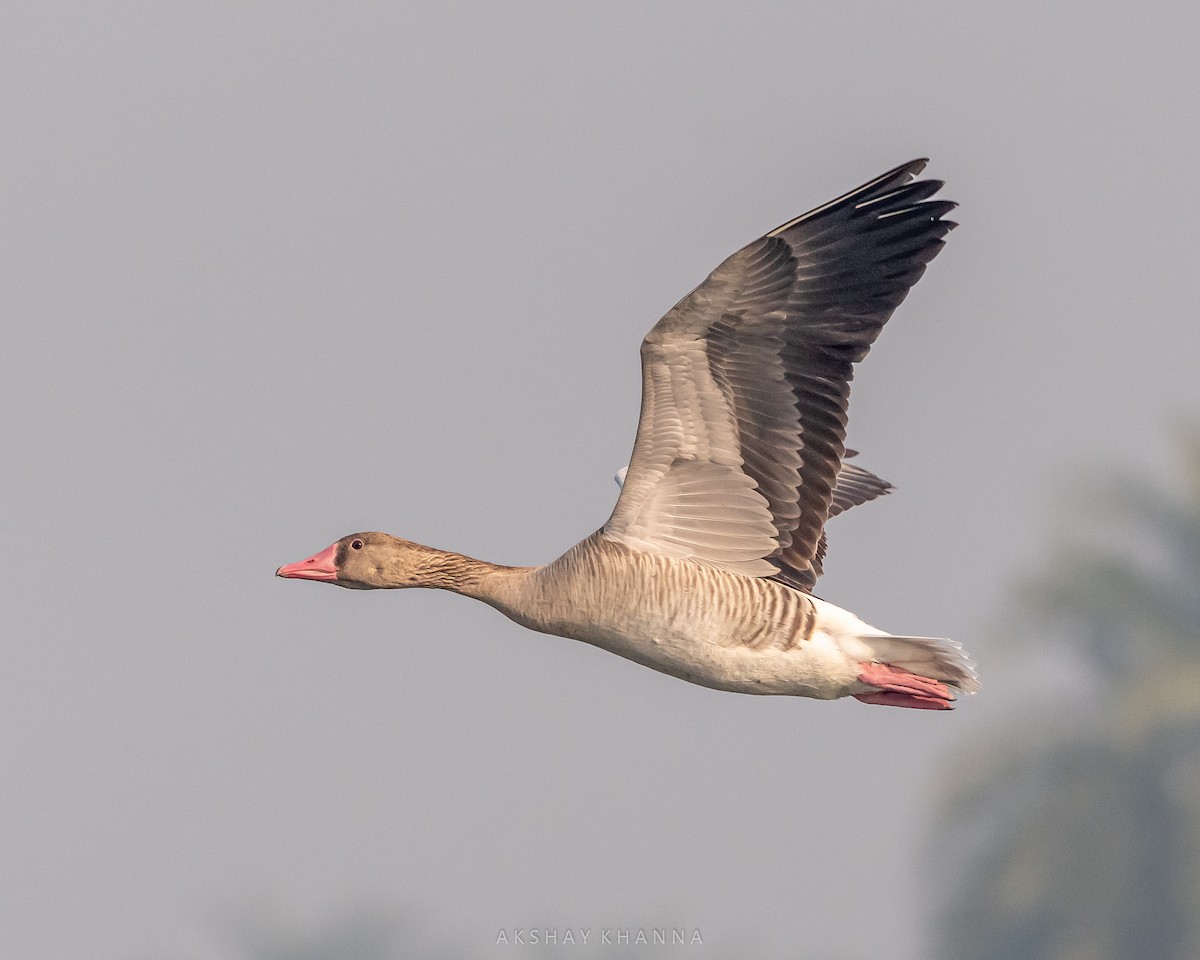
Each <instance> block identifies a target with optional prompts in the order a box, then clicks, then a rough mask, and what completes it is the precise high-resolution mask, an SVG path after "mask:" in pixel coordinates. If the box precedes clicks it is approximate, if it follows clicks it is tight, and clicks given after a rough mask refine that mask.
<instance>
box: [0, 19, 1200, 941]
mask: <svg viewBox="0 0 1200 960" xmlns="http://www.w3.org/2000/svg"><path fill="white" fill-rule="evenodd" d="M645 9H646V5H644V4H629V5H621V4H607V3H606V4H603V5H601V4H593V5H567V4H557V5H556V4H528V3H513V4H480V3H474V4H458V5H455V4H437V5H433V4H429V5H404V4H398V3H397V4H378V5H374V4H371V5H367V4H315V3H309V4H278V3H275V4H271V3H261V4H254V5H249V4H242V3H207V4H196V5H178V4H154V3H141V4H135V3H112V4H59V5H49V4H34V3H20V2H18V3H14V4H8V5H6V8H5V11H4V13H3V14H2V15H0V64H2V66H0V81H2V82H0V108H2V117H0V128H2V129H3V131H4V133H3V140H2V142H0V170H2V180H3V184H4V189H3V192H2V197H0V203H2V205H3V206H2V210H0V223H2V227H0V229H2V231H3V244H4V251H3V264H4V268H3V289H2V297H3V301H2V303H3V310H2V314H0V315H2V316H3V323H4V328H5V334H4V343H5V347H4V350H3V357H0V366H2V368H3V369H2V370H0V397H2V400H3V405H2V409H3V422H4V450H5V461H6V464H5V469H4V471H3V479H2V480H0V490H2V491H3V534H4V537H3V539H4V543H5V544H6V549H7V552H8V555H9V557H10V561H11V562H10V564H9V565H8V569H7V572H6V576H5V581H6V584H5V590H4V593H3V597H2V599H0V605H2V606H0V611H2V616H3V638H2V643H3V669H2V670H0V762H2V763H3V790H2V791H0V845H2V849H0V953H2V954H3V955H4V956H12V957H22V958H24V960H59V958H62V957H72V956H75V957H84V956H87V957H96V958H103V960H118V958H121V960H125V958H138V960H141V958H151V957H153V958H189V960H224V958H227V957H228V956H229V955H230V953H229V949H228V947H227V945H226V944H225V943H223V941H222V940H221V937H220V936H219V935H218V934H216V933H215V932H214V931H216V930H218V929H219V928H220V927H221V924H222V923H223V921H222V920H221V918H222V917H224V916H226V915H227V914H228V913H229V912H230V911H234V910H237V909H240V908H241V907H242V906H243V905H245V904H247V903H259V902H263V903H271V904H275V905H277V906H278V907H279V909H281V910H282V911H284V912H285V913H289V914H291V915H294V916H296V917H299V918H304V922H306V923H307V922H310V921H311V920H312V919H313V918H320V917H322V916H327V915H330V914H334V913H336V912H337V911H338V910H340V909H342V908H343V907H345V906H346V905H356V904H360V903H365V902H369V903H382V904H385V905H395V906H397V907H402V908H404V909H408V910H412V911H414V912H416V913H418V914H420V915H423V917H424V919H423V921H422V923H423V925H424V927H425V929H426V930H427V932H429V933H431V934H432V935H433V937H434V939H438V938H444V939H445V940H447V941H448V942H450V943H453V944H456V945H458V947H459V949H461V951H463V952H464V954H465V953H469V954H471V955H478V956H496V955H498V954H497V953H496V952H495V951H496V950H499V949H501V948H494V947H492V942H493V940H494V939H495V936H496V931H497V930H498V929H500V928H502V927H505V928H510V929H511V928H512V927H514V926H526V927H529V926H540V927H546V926H555V925H557V926H558V927H560V928H561V927H565V926H568V925H569V926H572V927H575V928H578V927H581V926H592V927H599V926H602V925H605V924H608V925H621V924H625V925H633V924H639V923H645V924H656V925H660V926H663V925H666V926H687V927H696V928H699V929H701V930H702V931H703V935H704V938H705V942H706V945H707V946H706V950H707V951H708V953H709V954H710V955H712V956H714V957H715V956H717V955H718V954H720V955H722V956H734V955H745V954H744V953H743V952H742V951H744V950H750V949H753V950H754V951H756V953H755V955H756V956H759V957H763V958H781V957H783V956H785V955H787V956H788V957H796V956H800V957H809V958H822V960H837V958H848V957H876V956H879V955H881V951H882V950H883V948H884V945H886V953H887V955H888V956H889V957H891V958H894V960H915V958H917V957H918V956H921V955H922V950H923V945H924V943H925V937H924V933H923V930H924V929H926V927H927V918H926V914H925V913H924V911H925V909H926V905H925V904H924V901H923V899H922V882H923V881H922V879H921V878H922V877H923V876H928V875H929V873H930V871H931V870H932V871H936V870H937V869H938V865H937V863H936V862H934V863H930V862H929V861H928V860H922V857H927V856H928V851H929V846H928V844H927V841H928V839H929V837H931V836H936V831H937V824H936V823H935V822H933V820H932V813H931V798H932V796H933V795H934V793H935V792H936V790H937V784H938V780H939V778H940V777H943V776H945V775H946V770H945V767H944V766H943V761H944V757H945V756H946V754H947V750H948V749H949V748H950V747H951V745H953V744H957V743H960V742H961V741H962V740H963V739H964V738H967V737H969V736H970V735H971V732H972V730H975V729H978V728H979V727H980V725H981V724H983V723H985V722H986V720H987V718H988V717H989V715H998V714H1000V713H1001V712H1002V711H1003V710H1004V709H1012V707H1013V706H1014V704H1015V703H1016V700H1015V698H1017V697H1019V696H1020V695H1021V694H1020V685H1019V684H1007V683H1005V682H1003V677H1004V672H1003V670H999V669H996V668H995V667H994V664H996V662H997V660H998V659H999V658H1000V657H1001V655H1002V648H1003V639H1004V638H1003V635H1002V634H1003V630H1002V629H1001V630H1000V631H999V634H1000V635H997V631H996V630H995V629H994V627H993V626H992V625H993V624H995V623H997V622H999V623H1000V625H1001V628H1002V627H1003V624H1004V618H1003V615H1002V614H997V612H996V611H997V610H1001V609H1002V605H1003V603H1004V600H1005V595H1006V588H1007V585H1008V583H1010V582H1011V578H1012V577H1013V576H1014V575H1015V574H1018V573H1019V572H1020V571H1021V570H1022V569H1024V568H1025V567H1026V566H1028V565H1029V564H1031V562H1033V561H1034V560H1035V559H1036V557H1037V555H1038V551H1039V549H1040V548H1041V545H1042V543H1043V537H1044V535H1045V530H1046V528H1047V527H1048V526H1051V527H1052V525H1053V519H1052V518H1053V512H1052V509H1051V506H1050V504H1051V497H1052V496H1053V495H1054V493H1055V492H1056V491H1057V492H1061V491H1063V490H1064V489H1069V484H1070V482H1071V478H1072V476H1074V475H1076V474H1077V473H1078V471H1079V470H1081V469H1089V468H1090V467H1091V466H1092V465H1094V464H1096V463H1099V462H1102V461H1106V460H1113V459H1115V460H1126V461H1129V460H1133V461H1143V462H1144V463H1145V464H1147V465H1148V468H1150V469H1161V468H1163V467H1164V465H1166V464H1167V463H1168V462H1169V429H1168V428H1169V425H1170V422H1171V417H1173V416H1179V415H1182V414H1184V413H1186V412H1188V411H1191V412H1193V413H1194V412H1195V411H1196V409H1197V400H1198V397H1200V391H1198V390H1197V385H1196V371H1197V364H1196V357H1197V356H1200V323H1197V322H1196V317H1195V304H1196V302H1197V289H1196V287H1197V283H1198V279H1197V278H1198V276H1200V274H1198V272H1197V269H1196V265H1197V261H1196V251H1197V249H1198V247H1200V201H1198V200H1197V192H1196V189H1195V177H1196V170H1197V166H1198V161H1200V135H1198V132H1197V126H1196V106H1195V90H1196V77H1195V72H1194V67H1193V63H1194V59H1195V41H1196V37H1197V36H1198V35H1200V33H1198V28H1200V8H1197V6H1196V5H1195V4H1188V3H1183V2H1179V3H1175V4H1169V3H1167V4H1155V3H1136V4H1135V3H1119V4H1115V5H1113V4H1110V5H1108V6H1107V7H1106V8H1105V9H1104V10H1103V11H1101V10H1100V9H1099V8H1097V7H1095V6H1094V5H1092V4H1082V3H1077V4H1060V5H1057V6H1056V7H1055V8H1054V10H1053V12H1046V9H1045V7H1044V6H1043V5H1036V4H1035V5H1030V4H1014V3H1011V2H988V3H972V4H963V3H958V2H948V0H947V2H915V3H913V2H909V3H904V4H874V5H869V6H868V5H865V4H851V3H831V2H825V3H821V4H802V3H778V4H755V3H739V4H736V5H735V4H730V5H715V4H685V3H678V4H657V5H654V7H653V9H654V10H655V12H654V13H652V14H647V13H646V12H645ZM924 155H928V156H930V157H932V158H933V161H932V163H931V165H930V167H929V171H928V172H929V173H930V175H932V176H936V177H941V178H944V179H945V180H947V182H948V186H947V187H946V190H945V191H944V193H945V195H946V196H947V197H949V198H952V199H955V200H957V201H959V202H960V203H961V205H962V206H961V209H960V210H959V211H958V214H957V219H958V220H959V221H960V223H961V224H962V227H961V228H960V229H959V230H957V231H955V232H954V233H953V234H952V235H951V237H950V238H949V245H948V247H947V249H946V251H945V252H944V253H943V255H942V256H941V257H939V259H938V260H937V261H936V262H935V263H934V264H933V266H932V267H931V268H930V270H929V272H928V273H927V275H926V277H925V278H924V280H922V282H921V283H920V285H919V286H918V287H917V288H916V290H915V291H914V292H913V294H912V295H911V296H910V297H909V299H908V300H907V302H906V303H905V304H904V306H903V307H902V308H901V309H900V310H899V312H898V313H897V315H896V317H895V318H894V319H893V321H892V323H891V324H890V325H889V327H888V329H887V330H886V331H885V333H884V335H883V337H882V339H881V340H880V342H879V344H878V345H877V347H876V349H875V351H874V352H873V353H872V355H871V357H870V358H869V360H868V361H867V363H866V364H864V365H863V367H862V368H860V371H859V380H858V382H857V383H856V386H855V394H854V399H853V403H852V408H851V413H852V417H851V426H850V442H851V444H852V445H854V446H855V447H857V448H859V449H860V450H862V451H863V457H862V462H863V464H864V465H865V466H868V467H869V468H871V469H873V470H876V471H878V472H879V473H880V474H881V475H883V476H885V477H887V478H888V479H890V480H892V481H893V482H894V483H895V484H896V485H897V487H898V488H899V489H898V491H897V492H896V494H895V495H894V496H892V497H890V498H888V499H886V500H885V501H883V502H881V503H878V504H872V505H869V506H866V507H863V508H861V509H860V510H856V511H854V512H853V514H851V515H850V516H848V517H845V518H842V519H839V520H837V521H836V522H835V523H834V524H833V525H832V527H831V541H832V542H831V549H830V557H829V561H828V564H827V568H828V570H829V574H828V575H827V576H826V578H825V579H824V580H823V581H822V583H821V585H820V587H819V592H820V593H821V594H822V595H823V596H825V597H827V598H828V599H830V600H832V601H834V602H835V603H838V604H840V605H843V606H846V607H849V608H850V609H853V610H855V611H856V612H858V613H859V614H860V615H862V616H863V617H864V618H866V619H868V620H869V621H871V622H873V623H875V624H877V625H879V626H881V627H883V628H884V629H889V630H892V631H894V632H899V633H917V634H932V635H948V636H953V637H956V638H958V639H961V640H963V641H965V642H966V643H967V645H968V647H969V648H970V650H971V651H972V653H973V654H975V656H976V658H977V659H978V660H979V661H980V664H981V668H982V673H983V679H984V692H983V693H982V694H981V695H980V696H979V697H976V698H974V699H973V700H972V701H971V702H968V703H966V704H965V705H964V706H963V708H962V709H960V710H959V711H958V712H957V713H955V714H952V715H949V716H941V715H929V714H926V713H923V712H917V711H900V710H888V709H883V708H876V707H865V706H863V705H862V704H859V703H857V702H854V701H849V702H839V703H835V704H827V703H817V702H813V701H800V700H789V699H772V698H763V699H757V698H749V697H738V696H735V695H730V694H721V693H715V692H713V691H709V690H704V689H701V688H699V687H693V686H689V685H687V684H684V683H681V682H679V681H677V680H674V679H671V678H668V677H665V676H661V675H658V674H655V673H653V672H650V671H647V670H645V669H643V668H640V667H636V666H634V665H632V664H630V663H627V662H625V661H623V660H620V659H618V658H616V657H613V656H611V655H609V654H605V653H602V652H600V651H597V650H594V649H591V648H589V647H585V646H583V645H579V644H575V643H572V642H570V641H567V640H560V639H557V638H552V637H544V636H540V635H535V634H531V633H528V632H525V631H523V630H521V629H520V628H518V627H517V626H515V625H514V624H511V623H509V622H508V621H506V620H504V619H503V618H501V617H500V616H498V615H497V614H496V613H495V612H494V611H492V610H490V609H488V608H486V607H484V606H483V605H479V604H471V603H469V602H467V601H465V600H462V599H460V598H457V597H452V596H449V595H442V594H435V593H425V592H415V591H414V592H405V593H389V592H380V593H374V594H362V593H354V592H350V591H338V590H332V589H328V588H324V587H321V586H317V585H313V584H297V583H290V582H283V581H278V580H275V579H274V578H273V576H272V573H273V571H274V569H275V567H276V566H278V565H279V564H280V563H283V562H288V561H292V560H298V559H301V558H302V557H304V556H307V555H308V554H310V553H312V552H314V551H315V550H317V549H319V548H322V547H324V546H326V545H327V544H328V543H329V542H331V541H332V540H333V539H335V538H336V537H339V536H341V535H343V534H345V533H348V532H351V531H356V530H360V529H381V530H386V531H389V532H393V533H396V534H400V535H403V536H406V537H409V538H411V539H416V540H419V541H423V542H428V543H431V544H434V545H437V546H442V547H446V548H450V549H456V550H460V551H463V552H467V553H470V554H473V555H476V556H480V557H484V558H487V559H491V560H494V561H498V562H507V563H535V562H541V561H545V560H549V559H551V558H553V557H554V556H556V555H557V554H558V553H560V552H561V551H563V550H564V549H566V548H567V547H569V546H570V545H571V544H573V543H574V542H575V541H576V540H578V539H580V538H581V537H583V536H585V535H586V534H588V533H590V532H591V531H592V530H594V529H595V528H596V527H597V526H598V525H599V524H601V523H602V522H603V521H604V519H605V518H606V517H607V516H608V513H609V511H610V510H611V507H612V503H613V501H614V498H615V496H616V487H615V486H614V485H613V482H612V479H611V477H612V474H613V472H614V471H615V470H616V469H617V468H618V467H620V466H621V465H623V464H624V463H625V462H626V458H627V456H628V452H629V449H630V447H631V445H632V441H633V431H634V427H635V424H636V416H637V404H638V390H639V372H638V361H637V356H638V355H637V346H638V342H639V340H640V338H641V337H642V335H643V334H644V333H645V332H646V330H648V329H649V327H650V326H651V325H652V324H653V323H654V322H655V320H656V319H657V318H658V317H659V316H660V315H661V314H662V313H663V311H664V310H666V309H667V308H668V307H670V306H671V305H672V304H673V303H674V302H675V301H676V300H677V299H678V298H679V297H680V296H682V295H683V294H684V293H686V292H687V291H688V290H689V289H690V288H691V287H692V286H694V285H695V284H696V283H698V282H699V281H700V280H702V279H703V278H704V276H705V275H706V273H707V272H708V271H709V270H710V269H711V268H712V267H714V266H715V265H716V264H717V263H718V262H719V261H720V260H721V259H722V258H723V257H724V256H726V255H727V254H729V253H730V252H732V251H733V250H734V249H736V248H737V247H738V246H740V245H741V244H743V243H745V242H747V241H749V240H751V239H754V238H755V237H756V236H758V235H759V234H761V233H762V232H764V231H765V230H767V229H770V228H772V227H774V226H775V225H777V224H778V223H780V222H782V221H783V220H785V219H787V218H789V217H791V216H793V215H795V214H797V213H799V212H801V211H803V210H805V209H808V208H809V207H812V206H815V205H817V204H819V203H822V202H824V201H825V200H828V199H830V198H832V197H833V196H835V195H837V194H839V193H841V192H843V191H845V190H846V189H848V188H850V187H853V186H855V185H857V184H858V183H860V182H861V181H863V180H866V179H868V178H869V177H871V176H874V175H876V174H878V173H880V172H882V171H883V170H885V169H887V168H888V167H891V166H893V165H894V164H897V163H901V162H903V161H906V160H909V159H910V158H912V157H914V156H924ZM989 630H991V631H992V632H990V633H989ZM934 849H936V846H935V847H934ZM513 952H517V951H513ZM691 952H694V951H689V955H690V953H691Z"/></svg>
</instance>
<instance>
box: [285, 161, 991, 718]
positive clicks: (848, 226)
mask: <svg viewBox="0 0 1200 960" xmlns="http://www.w3.org/2000/svg"><path fill="white" fill-rule="evenodd" d="M925 162H926V161H924V160H914V161H912V162H911V163H906V164H904V165H903V166H900V167H897V168H896V169H894V170H891V171H889V172H887V173H885V174H883V175H882V176H880V177H877V178H876V179H874V180H872V181H870V182H869V183H866V184H864V185H863V186H861V187H859V188H858V189H856V190H853V191H851V192H850V193H848V194H846V195H845V196H843V197H840V198H838V199H837V200H833V201H831V202H829V203H827V204H824V205H823V206H820V207H817V208H816V209H815V210H812V211H810V212H808V213H805V214H803V215H802V216H799V217H796V218H795V219H793V220H789V221H788V222H787V223H785V224H783V225H782V226H780V227H777V228H776V229H774V230H772V231H771V232H770V233H768V234H766V236H764V237H761V238H760V239H758V240H755V241H754V242H753V243H751V244H750V245H748V246H746V247H744V248H742V249H741V250H739V251H738V252H737V253H735V254H733V256H731V257H729V258H728V259H727V260H726V261H725V262H724V263H722V264H721V265H720V266H719V267H717V269H716V270H714V271H713V272H712V273H711V274H709V276H708V279H707V280H705V281H704V282H703V283H702V284H700V286H698V287H697V288H696V289H695V290H693V291H692V292H691V293H689V294H688V295H687V296H686V297H684V298H683V299H682V300H681V301H679V303H678V304H676V305H675V306H674V307H673V308H672V309H671V310H670V311H668V313H667V314H666V315H665V316H664V317H663V318H662V319H661V320H660V321H659V322H658V323H657V324H656V325H655V326H654V328H653V329H652V330H651V331H650V333H649V334H647V336H646V338H645V340H643V341H642V350H641V353H642V408H641V417H640V420H639V423H638V430H637V439H636V441H635V443H634V448H633V455H632V457H631V459H630V462H629V467H628V474H627V475H626V476H625V478H624V483H623V485H622V487H621V492H620V495H619V497H618V499H617V504H616V507H615V508H614V510H613V513H612V516H611V517H609V519H608V522H607V523H605V524H604V526H603V527H601V528H600V529H599V530H598V531H597V532H595V533H594V534H592V535H591V536H590V537H588V538H587V539H585V540H583V541H581V542H580V543H578V544H576V545H575V546H574V547H572V548H571V549H570V550H568V551H567V552H566V553H565V554H563V555H562V556H561V557H559V558H558V559H557V560H554V561H552V562H550V563H547V564H545V565H543V566H539V567H505V566H498V565H496V564H492V563H487V562H484V561H481V560H474V559H471V558H470V557H466V556H462V555H460V554H457V553H450V552H447V551H444V550H437V549H434V548H432V547H426V546H422V545H421V544H417V543H412V542H410V541H408V540H401V539H399V538H397V537H393V536H390V535H388V534H386V533H354V534H350V535H349V536H346V537H343V538H342V539H341V540H338V541H337V542H336V543H334V544H332V545H331V546H329V547H327V548H326V549H325V550H322V551H321V552H320V553H317V554H315V555H313V556H311V557H309V558H308V559H307V560H302V561H300V562H298V563H291V564H287V565H285V566H282V567H280V568H279V569H278V571H276V572H277V574H278V576H281V577H290V578H295V579H301V580H320V581H324V582H326V583H333V584H336V585H338V586H342V587H351V588H354V589H360V590H371V589H381V588H397V587H432V588H436V589H442V590H452V591H454V592H456V593H461V594H464V595H466V596H469V597H475V598H476V599H478V600H482V601H484V602H485V603H488V604H490V605H492V606H493V607H495V608H496V609H498V610H499V611H501V612H502V613H504V614H505V615H506V616H508V617H510V618H511V619H513V620H515V621H516V622H517V623H519V624H522V625H524V626H526V627H529V628H530V629H532V630H539V631H542V632H543V633H551V634H556V635H559V636H563V637H570V638H574V639H576V640H582V641H585V642H586V643H590V644H593V645H595V646H598V647H602V648H604V649H605V650H610V651H612V652H613V653H616V654H618V655H620V656H622V657H626V658H628V659H630V660H633V661H634V662H636V663H640V664H643V665H644V666H647V667H651V668H652V669H655V670H659V671H661V672H663V673H667V674H670V675H671V676H674V677H679V678H680V679H683V680H688V681H691V682H692V683H697V684H701V685H703V686H706V687H713V688H715V689H718V690H728V691H734V692H738V693H753V694H782V695H789V696H803V697H815V698H818V699H827V700H831V699H835V698H838V697H845V696H853V697H856V698H857V699H858V700H860V701H862V702H864V703H871V704H884V705H889V706H898V707H914V708H920V709H932V710H948V709H950V708H951V702H952V701H953V700H954V693H953V690H955V689H956V690H959V691H964V692H974V691H975V690H976V689H978V686H979V683H978V680H977V678H976V673H975V670H974V664H973V663H972V661H971V660H970V659H969V658H968V657H967V656H966V654H965V653H964V652H963V650H962V647H961V645H960V644H958V643H955V642H954V641H951V640H941V639H933V638H928V637H902V636H893V635H891V634H888V633H885V632H884V631H882V630H878V629H876V628H875V627H872V626H870V625H869V624H867V623H864V622H863V621H862V620H860V619H859V618H858V617H857V616H855V615H854V614H853V613H850V612H849V611H847V610H843V609H841V608H839V607H836V606H834V605H833V604H832V603H829V602H827V601H825V600H822V599H820V598H819V597H816V596H814V595H813V593H812V589H813V586H814V585H815V584H816V581H817V577H818V576H819V575H820V573H821V566H822V561H823V557H824V552H825V551H824V548H825V536H824V528H825V522H826V520H827V519H829V517H831V516H833V515H835V514H836V513H839V512H841V511H842V510H845V509H847V508H849V507H851V506H854V505H855V504H857V503H861V502H865V501H866V500H869V499H872V498H873V497H875V496H878V495H879V494H880V493H884V492H886V490H887V488H888V486H889V485H888V484H886V483H885V482H884V481H881V480H879V478H877V477H875V476H874V475H873V474H871V473H869V472H868V471H866V470H863V469H862V468H859V467H857V466H854V465H851V464H846V463H844V462H843V458H844V457H845V456H846V455H847V451H846V450H845V446H844V440H845V431H846V405H847V399H848V397H849V394H850V380H851V378H852V376H853V365H854V364H855V363H857V362H859V361H860V360H862V359H863V357H865V356H866V355H867V351H868V350H869V349H870V347H871V344H872V343H873V342H874V341H875V338H876V337H877V336H879V332H880V330H881V329H882V328H883V325H884V323H886V322H887V320H888V318H889V317H890V316H891V315H892V312H893V311H894V310H895V309H896V307H897V306H898V305H899V304H900V302H901V301H902V300H903V299H904V297H905V296H906V294H907V293H908V290H909V288H910V287H911V286H912V285H913V284H914V283H916V282H917V280H918V279H919V278H920V276H921V274H922V273H924V272H925V267H926V264H928V263H929V261H930V260H932V259H933V258H934V257H935V256H936V255H937V253H938V251H940V250H941V248H942V245H943V240H942V238H943V237H944V236H945V235H946V234H947V233H949V231H950V230H951V229H952V228H953V227H954V223H952V222H951V221H949V220H946V219H944V217H945V216H946V215H947V214H948V213H949V212H950V211H951V210H952V209H954V207H955V204H953V203H951V202H949V201H946V200H932V199H930V198H931V197H932V196H933V195H934V194H935V193H936V192H937V191H938V190H939V189H940V188H941V186H942V183H941V182H940V181H937V180H914V179H913V178H914V177H915V176H916V174H918V173H920V171H921V170H922V169H923V168H924V166H925Z"/></svg>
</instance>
